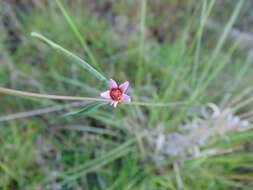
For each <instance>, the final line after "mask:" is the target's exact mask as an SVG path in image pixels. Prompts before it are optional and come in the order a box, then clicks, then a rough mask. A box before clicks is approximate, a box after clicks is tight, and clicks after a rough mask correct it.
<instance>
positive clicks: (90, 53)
mask: <svg viewBox="0 0 253 190" xmlns="http://www.w3.org/2000/svg"><path fill="white" fill-rule="evenodd" d="M55 1H56V3H57V5H58V7H59V8H60V10H61V12H62V14H63V16H64V18H65V19H66V21H67V23H68V24H69V26H70V28H71V30H72V31H73V33H74V35H75V36H76V38H77V39H78V40H79V42H80V44H81V46H82V48H83V49H84V51H85V52H86V53H87V55H88V58H89V59H90V61H91V63H92V64H94V66H95V67H96V68H98V69H99V70H100V68H99V65H98V62H97V60H96V58H95V56H94V55H93V53H92V52H91V50H90V48H89V46H88V45H87V43H86V41H85V39H84V37H83V35H81V34H80V32H79V31H78V29H77V27H76V25H75V23H74V21H73V20H72V19H71V17H70V16H69V14H68V13H67V11H66V9H65V8H64V6H63V5H62V3H61V1H60V0H55Z"/></svg>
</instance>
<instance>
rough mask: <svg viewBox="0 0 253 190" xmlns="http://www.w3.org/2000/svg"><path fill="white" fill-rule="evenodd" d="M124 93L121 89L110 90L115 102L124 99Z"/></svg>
mask: <svg viewBox="0 0 253 190" xmlns="http://www.w3.org/2000/svg"><path fill="white" fill-rule="evenodd" d="M122 95H123V92H122V90H121V89H120V88H112V89H111V90H110V96H111V98H112V100H114V101H120V100H121V98H122Z"/></svg>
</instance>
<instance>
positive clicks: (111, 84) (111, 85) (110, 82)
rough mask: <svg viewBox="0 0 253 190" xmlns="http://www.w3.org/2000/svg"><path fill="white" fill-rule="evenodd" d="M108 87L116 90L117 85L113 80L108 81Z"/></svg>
mask: <svg viewBox="0 0 253 190" xmlns="http://www.w3.org/2000/svg"><path fill="white" fill-rule="evenodd" d="M109 87H110V88H118V85H117V83H116V82H115V80H113V79H110V81H109Z"/></svg>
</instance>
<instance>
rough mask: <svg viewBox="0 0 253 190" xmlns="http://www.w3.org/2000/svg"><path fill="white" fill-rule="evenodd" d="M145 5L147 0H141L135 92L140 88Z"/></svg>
mask: <svg viewBox="0 0 253 190" xmlns="http://www.w3.org/2000/svg"><path fill="white" fill-rule="evenodd" d="M146 7H147V0H142V1H141V15H140V42H139V60H138V70H137V76H136V85H137V93H138V91H139V90H140V86H141V79H142V75H143V70H144V64H143V63H142V62H143V57H144V54H145V52H144V51H145V24H146Z"/></svg>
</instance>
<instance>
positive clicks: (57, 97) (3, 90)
mask: <svg viewBox="0 0 253 190" xmlns="http://www.w3.org/2000/svg"><path fill="white" fill-rule="evenodd" d="M0 93H3V94H9V95H14V96H26V97H32V98H42V99H54V100H84V101H100V102H109V100H108V99H102V98H93V97H79V96H60V95H50V94H39V93H32V92H25V91H20V90H13V89H9V88H2V87H0ZM124 104H129V105H136V106H153V107H169V106H178V105H182V104H186V102H174V103H162V102H156V103H151V102H136V101H134V102H126V103H124Z"/></svg>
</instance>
